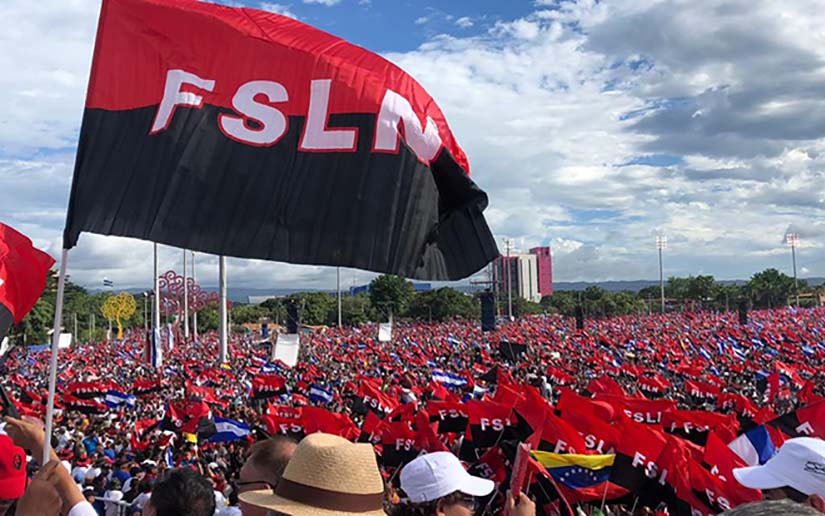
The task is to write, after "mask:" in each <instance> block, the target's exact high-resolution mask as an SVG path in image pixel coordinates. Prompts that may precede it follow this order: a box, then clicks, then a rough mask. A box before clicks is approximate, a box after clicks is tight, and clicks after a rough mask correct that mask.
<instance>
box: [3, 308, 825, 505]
mask: <svg viewBox="0 0 825 516" xmlns="http://www.w3.org/2000/svg"><path fill="white" fill-rule="evenodd" d="M377 333H378V332H377V328H376V327H375V325H364V326H359V327H351V328H341V329H335V328H324V329H315V330H312V331H309V332H305V333H304V334H303V335H302V336H301V354H300V359H299V361H298V363H297V364H295V365H294V366H292V367H290V366H289V365H287V364H285V363H283V362H281V361H278V360H272V359H271V357H272V351H271V347H272V346H271V344H270V343H269V342H268V341H267V340H264V339H261V338H260V336H257V335H251V334H236V335H234V336H233V337H232V339H231V342H230V350H231V352H230V357H229V360H228V363H225V364H220V363H218V360H217V356H218V342H217V341H218V339H217V335H214V334H207V335H202V336H200V338H199V339H198V340H197V341H193V340H191V339H190V341H189V342H186V341H185V339H183V338H182V336H178V338H176V339H175V342H176V344H175V345H174V347H173V348H172V349H166V350H165V352H164V362H163V364H162V366H161V367H159V368H152V367H150V366H149V364H147V363H146V359H145V357H146V353H145V347H146V343H145V340H146V335H144V334H143V332H141V331H139V330H135V331H133V332H131V333H127V335H126V338H125V339H124V340H123V341H112V342H92V343H82V344H77V345H75V346H73V347H72V348H70V349H66V350H62V351H61V353H60V355H59V357H58V364H59V373H58V388H57V392H58V396H57V400H56V402H57V405H56V406H57V411H56V419H55V429H56V431H55V432H54V435H52V436H50V437H51V440H50V442H51V447H52V449H53V451H52V455H51V459H52V460H51V461H49V462H48V463H47V464H45V465H41V464H40V462H41V457H42V454H43V448H44V447H45V446H46V437H45V435H44V433H43V429H42V426H40V425H39V424H38V421H42V420H43V419H44V416H45V404H46V399H47V398H46V391H47V385H48V383H47V381H48V362H49V360H48V359H49V351H48V350H32V349H26V348H15V349H13V350H12V351H11V352H10V355H9V357H8V358H7V361H6V373H5V374H4V375H3V376H2V377H1V378H0V385H1V386H2V387H3V388H4V389H5V391H6V392H7V393H8V395H9V398H10V400H11V401H10V404H12V405H14V408H15V409H16V412H17V414H15V415H14V416H9V415H7V416H6V417H5V419H4V425H3V430H2V432H3V433H5V434H7V435H6V436H2V435H0V455H1V456H0V514H3V511H4V510H8V511H10V512H7V514H20V515H28V514H58V513H63V514H70V515H71V516H81V515H86V514H89V515H92V514H101V515H103V514H105V515H107V516H108V515H121V514H146V515H154V514H157V515H159V516H163V515H171V514H187V515H188V514H191V515H203V516H206V515H211V514H215V515H221V516H223V515H237V514H244V515H250V514H252V515H255V514H260V515H266V514H268V513H274V514H289V515H295V516H304V515H320V516H332V515H335V514H348V515H351V514H367V513H374V514H376V515H378V514H381V513H389V514H394V515H397V516H425V515H435V514H438V515H439V516H465V515H468V514H469V513H475V514H498V513H501V512H502V511H504V512H506V513H509V514H512V515H516V516H531V515H532V514H534V513H539V514H567V513H573V512H578V513H580V514H581V513H584V514H604V513H613V514H654V513H669V514H691V515H692V514H715V513H719V512H723V511H727V510H730V511H732V513H734V514H770V513H771V512H770V511H784V512H785V513H793V511H799V512H797V513H798V514H805V513H806V512H805V511H807V510H812V511H816V510H817V509H819V510H821V511H823V512H825V502H823V498H825V446H823V441H821V439H822V438H825V397H823V394H824V393H823V388H825V381H823V379H825V369H823V365H825V309H802V310H795V309H781V310H768V311H760V312H754V313H752V314H751V318H750V322H749V324H747V325H740V324H739V322H738V321H737V320H736V316H735V314H731V313H728V314H711V313H673V314H666V315H652V316H647V317H635V316H634V317H623V318H613V319H605V320H598V321H597V320H593V321H588V322H587V324H586V326H585V328H584V329H582V330H577V329H575V323H574V321H573V320H570V319H565V318H562V317H558V316H549V315H548V316H536V317H526V318H522V319H520V320H517V321H512V322H507V323H504V324H500V325H499V327H498V329H497V330H496V331H495V332H481V330H480V329H479V327H478V324H477V322H469V321H467V322H465V321H456V322H449V323H441V324H423V323H412V322H411V323H397V324H396V325H395V327H394V328H393V336H392V340H391V342H379V341H378V337H377ZM7 409H8V407H4V412H5V413H6V414H9V411H8V410H7ZM520 443H525V444H527V445H528V446H529V448H530V449H531V451H530V452H528V453H527V454H526V456H527V457H528V458H527V459H526V461H525V462H526V466H525V468H526V469H525V471H526V473H523V472H522V471H521V470H519V471H518V472H516V471H515V467H514V466H515V463H516V462H519V461H520V460H521V458H520V456H521V455H522V454H523V453H524V451H523V450H524V449H526V447H525V446H523V445H521V444H520ZM514 478H515V480H514ZM775 498H786V499H788V500H786V501H783V502H767V501H766V502H762V504H761V505H759V507H761V508H758V509H753V507H754V506H752V505H750V504H751V503H753V502H759V501H760V500H763V499H764V500H770V499H775ZM789 501H790V502H793V503H794V504H795V505H792V506H791V505H788V503H789ZM776 504H779V505H776ZM737 507H738V508H737ZM749 510H751V511H767V512H742V511H749ZM736 511H740V512H738V513H737V512H736ZM773 513H776V512H773Z"/></svg>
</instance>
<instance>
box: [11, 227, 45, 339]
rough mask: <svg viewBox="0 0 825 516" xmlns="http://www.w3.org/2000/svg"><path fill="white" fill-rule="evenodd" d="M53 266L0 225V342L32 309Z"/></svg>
mask: <svg viewBox="0 0 825 516" xmlns="http://www.w3.org/2000/svg"><path fill="white" fill-rule="evenodd" d="M52 265H54V259H53V258H52V257H51V256H49V255H48V254H46V253H44V252H43V251H41V250H39V249H37V248H36V247H34V246H33V245H32V241H31V240H29V238H28V237H26V236H25V235H23V234H21V233H19V232H17V231H16V230H14V229H12V228H10V227H9V226H7V225H5V224H3V223H0V341H2V340H3V337H5V336H6V333H7V332H8V331H9V328H10V327H11V325H12V324H18V323H19V322H20V321H22V320H23V317H25V316H26V314H27V313H29V311H31V309H32V308H34V305H35V303H37V300H38V298H40V294H42V293H43V289H44V288H46V275H47V274H48V272H49V269H51V268H52Z"/></svg>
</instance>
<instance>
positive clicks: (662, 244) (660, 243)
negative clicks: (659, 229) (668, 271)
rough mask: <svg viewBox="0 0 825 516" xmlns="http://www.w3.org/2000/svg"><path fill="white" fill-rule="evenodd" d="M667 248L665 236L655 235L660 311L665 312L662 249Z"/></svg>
mask: <svg viewBox="0 0 825 516" xmlns="http://www.w3.org/2000/svg"><path fill="white" fill-rule="evenodd" d="M666 248H667V237H666V236H664V235H656V249H658V250H659V290H660V292H661V297H662V313H663V314H664V313H665V276H664V272H663V269H662V250H663V249H666Z"/></svg>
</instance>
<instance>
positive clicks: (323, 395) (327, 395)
mask: <svg viewBox="0 0 825 516" xmlns="http://www.w3.org/2000/svg"><path fill="white" fill-rule="evenodd" d="M309 399H310V400H312V401H315V402H318V403H332V400H333V399H335V396H333V394H332V391H330V390H327V389H324V388H323V387H321V386H320V385H311V386H310V387H309Z"/></svg>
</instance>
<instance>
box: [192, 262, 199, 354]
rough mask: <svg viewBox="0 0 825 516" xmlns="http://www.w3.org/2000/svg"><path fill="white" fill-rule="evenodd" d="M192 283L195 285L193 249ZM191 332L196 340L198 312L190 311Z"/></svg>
mask: <svg viewBox="0 0 825 516" xmlns="http://www.w3.org/2000/svg"><path fill="white" fill-rule="evenodd" d="M192 284H193V285H195V251H192ZM192 334H193V335H194V337H195V340H198V312H197V310H194V311H193V312H192Z"/></svg>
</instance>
